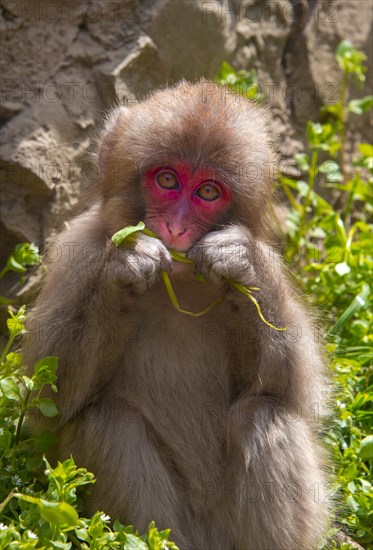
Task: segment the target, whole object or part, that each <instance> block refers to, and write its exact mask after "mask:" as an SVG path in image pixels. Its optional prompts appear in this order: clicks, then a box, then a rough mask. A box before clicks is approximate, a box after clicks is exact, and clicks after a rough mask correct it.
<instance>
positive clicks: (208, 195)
mask: <svg viewBox="0 0 373 550" xmlns="http://www.w3.org/2000/svg"><path fill="white" fill-rule="evenodd" d="M196 195H197V196H198V197H200V198H201V199H203V200H204V201H215V200H216V199H217V198H219V197H220V189H219V187H218V186H217V185H215V184H214V183H213V182H206V183H204V184H203V185H201V187H199V188H198V189H197V191H196Z"/></svg>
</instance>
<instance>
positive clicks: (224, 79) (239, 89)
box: [217, 61, 264, 102]
mask: <svg viewBox="0 0 373 550" xmlns="http://www.w3.org/2000/svg"><path fill="white" fill-rule="evenodd" d="M217 81H218V83H219V84H221V85H222V86H227V87H228V88H229V89H230V90H232V92H236V93H238V94H241V95H243V96H244V97H247V99H251V100H255V101H258V102H260V101H263V99H264V96H263V94H262V93H261V92H260V90H259V83H258V79H257V76H256V71H255V69H251V70H250V71H245V70H241V71H235V70H234V69H233V67H231V66H230V65H229V63H227V62H226V61H224V62H223V63H222V65H221V67H220V70H219V74H218V76H217Z"/></svg>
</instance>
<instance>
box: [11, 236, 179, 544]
mask: <svg viewBox="0 0 373 550" xmlns="http://www.w3.org/2000/svg"><path fill="white" fill-rule="evenodd" d="M29 254H30V255H29ZM11 258H12V260H8V263H7V266H10V267H9V269H4V270H3V272H2V274H1V276H4V275H5V274H6V273H7V272H8V271H9V270H14V271H17V272H19V273H24V272H25V270H24V269H23V268H24V266H25V265H33V264H34V263H36V262H37V261H38V255H37V252H36V248H35V247H33V246H32V245H30V246H27V243H24V244H22V245H21V246H19V247H17V249H16V251H15V253H13V254H12V256H11ZM8 312H9V318H8V319H7V328H8V333H9V336H8V340H7V342H6V344H5V346H4V348H3V352H2V354H1V357H0V548H4V549H5V548H6V549H9V550H16V549H17V550H18V549H19V550H30V549H33V548H38V549H42V548H55V549H64V550H65V549H66V550H68V549H71V548H81V549H88V548H92V549H95V550H105V549H122V550H167V549H169V550H177V547H176V546H175V544H174V543H173V542H171V541H170V540H169V534H170V531H169V530H165V531H158V529H157V528H156V527H155V525H154V523H151V524H150V526H149V528H148V530H147V532H146V533H145V534H143V535H139V533H138V532H137V531H136V530H135V529H134V528H133V527H132V526H124V525H122V524H121V523H120V522H119V521H114V523H113V524H111V523H110V518H109V517H108V516H107V515H105V514H104V513H103V512H100V511H98V512H97V513H96V514H94V515H93V517H91V518H85V517H84V516H82V514H81V506H80V500H79V492H81V491H82V489H84V488H85V487H86V486H88V485H91V484H93V483H94V482H95V478H94V475H93V474H92V473H90V472H88V471H87V470H86V469H85V468H79V467H77V466H76V464H75V462H74V460H73V458H72V457H71V458H69V459H68V460H65V461H64V462H62V463H61V462H59V463H58V464H57V466H56V467H55V468H52V467H51V465H50V464H49V462H48V461H47V459H46V458H45V457H43V453H45V452H46V451H47V450H48V449H49V448H50V447H51V446H52V445H53V444H54V443H55V442H56V440H57V439H56V436H55V435H54V434H53V433H52V432H51V431H48V430H44V431H43V432H41V433H39V434H38V435H37V436H36V437H34V436H32V435H31V434H30V431H29V429H28V427H27V422H26V423H25V420H26V418H27V417H28V416H29V417H31V418H32V417H35V415H39V414H40V415H42V416H43V417H47V418H51V417H54V416H56V415H57V414H58V410H57V408H56V405H55V403H54V401H53V400H52V399H50V398H47V397H43V390H44V388H45V387H49V388H50V389H51V390H52V391H53V392H56V391H57V387H56V380H57V367H58V358H57V357H45V358H43V359H41V360H40V361H38V362H37V363H36V365H35V366H34V369H33V373H32V374H30V373H28V374H26V373H25V369H24V365H23V360H22V356H21V354H20V353H18V352H17V351H11V349H12V346H14V344H16V343H17V340H18V338H19V337H21V336H22V335H24V334H25V324H24V323H25V307H24V306H22V307H20V308H19V309H18V311H15V310H14V309H13V308H12V307H11V306H9V308H8Z"/></svg>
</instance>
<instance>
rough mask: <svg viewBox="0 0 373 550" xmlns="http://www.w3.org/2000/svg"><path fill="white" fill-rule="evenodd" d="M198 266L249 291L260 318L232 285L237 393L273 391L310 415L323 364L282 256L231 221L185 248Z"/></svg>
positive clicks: (318, 392)
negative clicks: (255, 289)
mask: <svg viewBox="0 0 373 550" xmlns="http://www.w3.org/2000/svg"><path fill="white" fill-rule="evenodd" d="M188 257H189V258H190V259H192V260H193V261H194V262H195V263H196V271H197V272H199V273H202V274H203V275H204V276H205V277H206V278H207V279H209V280H211V281H212V282H215V283H217V284H219V283H221V282H222V281H224V280H226V279H231V280H233V281H237V282H239V283H241V284H243V285H245V286H252V287H258V288H259V291H253V295H254V296H255V298H256V300H257V301H258V303H259V305H260V308H261V311H262V313H263V315H264V318H265V319H266V320H268V321H269V322H270V323H272V324H273V325H274V326H275V327H279V328H283V327H288V328H287V330H283V331H277V330H275V329H274V328H271V327H269V326H268V325H267V324H265V323H264V322H263V321H262V320H261V319H260V317H259V315H258V312H257V310H256V307H255V305H254V304H253V303H252V302H251V301H250V300H249V299H248V298H247V296H245V295H244V294H242V293H240V292H239V291H237V290H235V289H230V290H229V292H228V296H227V297H228V299H229V300H230V302H231V303H232V318H231V322H232V324H233V325H234V327H235V328H236V329H237V328H238V327H240V334H241V337H240V338H239V341H238V342H237V344H236V345H235V347H234V350H233V354H234V359H233V360H234V362H235V363H236V365H235V369H236V373H235V374H236V376H237V380H238V386H239V390H238V392H239V393H240V392H242V391H243V392H244V393H249V394H250V395H257V394H261V393H262V394H267V395H268V394H269V395H274V396H276V398H278V399H279V401H280V402H283V403H286V404H289V403H291V404H292V406H294V407H295V409H296V410H298V409H299V408H301V409H302V411H303V413H304V415H305V416H312V415H313V412H312V410H313V409H312V407H314V406H316V407H317V403H320V402H321V393H322V391H323V389H324V376H323V370H324V364H323V359H322V354H321V352H320V346H319V344H318V342H317V341H316V338H315V335H316V333H315V331H314V329H313V326H312V323H311V322H310V319H309V318H308V315H307V314H306V312H305V309H304V308H303V306H302V305H301V304H300V302H299V300H298V298H297V296H296V293H295V292H294V290H293V289H292V288H291V285H290V284H289V282H288V281H287V279H286V276H285V274H284V273H283V268H282V264H281V260H280V258H279V257H278V255H277V254H276V253H275V252H274V250H273V249H271V248H270V247H269V246H267V245H266V244H264V243H262V242H259V241H257V240H254V238H253V237H252V235H251V233H250V231H249V230H248V229H247V228H246V227H244V226H240V225H232V226H229V227H227V228H225V229H223V230H221V231H214V232H211V233H209V234H207V235H206V236H205V237H203V238H202V239H201V240H200V241H199V242H198V243H197V244H196V245H195V246H194V247H193V248H192V249H191V250H190V251H189V252H188Z"/></svg>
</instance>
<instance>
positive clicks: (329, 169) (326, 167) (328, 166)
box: [319, 160, 343, 182]
mask: <svg viewBox="0 0 373 550" xmlns="http://www.w3.org/2000/svg"><path fill="white" fill-rule="evenodd" d="M319 172H321V173H323V174H326V175H327V179H328V181H330V182H335V181H336V182H338V181H343V176H342V174H341V172H340V169H339V165H338V164H337V163H336V162H334V161H333V160H326V161H325V162H323V163H322V164H321V166H319Z"/></svg>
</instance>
